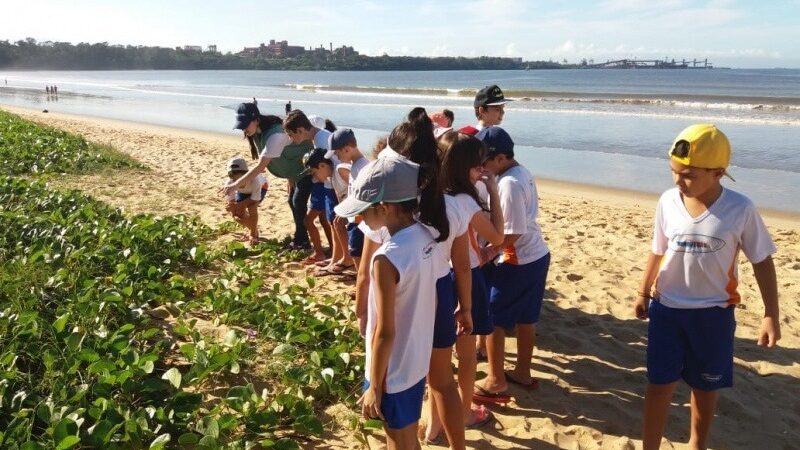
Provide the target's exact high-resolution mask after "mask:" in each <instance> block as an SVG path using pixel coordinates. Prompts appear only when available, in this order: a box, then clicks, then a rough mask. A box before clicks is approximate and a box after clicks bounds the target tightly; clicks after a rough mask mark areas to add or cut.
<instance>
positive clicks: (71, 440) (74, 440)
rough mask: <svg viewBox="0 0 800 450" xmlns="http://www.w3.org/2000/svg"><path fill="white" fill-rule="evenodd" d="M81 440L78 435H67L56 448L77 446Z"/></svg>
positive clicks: (66, 448) (63, 449) (60, 449)
mask: <svg viewBox="0 0 800 450" xmlns="http://www.w3.org/2000/svg"><path fill="white" fill-rule="evenodd" d="M80 442H81V438H79V437H78V436H67V437H65V438H64V439H62V440H61V441H59V442H58V446H56V450H68V449H70V448H72V447H75V446H76V445H78V444H79V443H80Z"/></svg>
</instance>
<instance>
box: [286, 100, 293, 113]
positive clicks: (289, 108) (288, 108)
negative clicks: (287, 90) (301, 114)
mask: <svg viewBox="0 0 800 450" xmlns="http://www.w3.org/2000/svg"><path fill="white" fill-rule="evenodd" d="M284 110H285V114H287V115H288V114H289V112H291V110H292V102H291V101H290V102H287V103H286V105H285V106H284Z"/></svg>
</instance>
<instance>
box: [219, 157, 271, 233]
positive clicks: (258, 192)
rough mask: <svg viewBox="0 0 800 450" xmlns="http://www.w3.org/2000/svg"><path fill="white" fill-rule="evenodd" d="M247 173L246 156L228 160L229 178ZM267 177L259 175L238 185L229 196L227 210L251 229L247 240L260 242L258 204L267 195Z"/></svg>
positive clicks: (232, 178)
mask: <svg viewBox="0 0 800 450" xmlns="http://www.w3.org/2000/svg"><path fill="white" fill-rule="evenodd" d="M246 173H247V161H245V160H244V158H239V157H236V158H233V159H231V160H230V161H228V178H229V179H230V181H235V180H238V179H239V178H241V177H242V176H243V175H244V174H246ZM267 187H268V184H267V179H266V178H265V177H264V175H257V176H255V177H254V178H253V179H252V180H250V181H249V182H247V183H242V184H240V185H238V186H236V190H235V191H234V192H233V193H232V194H230V195H229V196H227V199H228V204H227V206H226V207H225V210H226V211H228V212H229V213H231V216H232V217H233V220H235V221H236V222H238V223H239V224H241V225H242V226H244V227H245V228H247V229H248V230H249V231H250V235H249V236H248V237H247V242H249V243H250V244H256V243H258V239H259V236H258V205H260V204H261V202H262V201H264V197H265V196H266V195H267Z"/></svg>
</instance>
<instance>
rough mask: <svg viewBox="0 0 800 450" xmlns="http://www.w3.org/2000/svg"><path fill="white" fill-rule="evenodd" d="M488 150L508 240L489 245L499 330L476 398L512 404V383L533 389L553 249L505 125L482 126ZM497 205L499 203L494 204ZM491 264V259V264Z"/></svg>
mask: <svg viewBox="0 0 800 450" xmlns="http://www.w3.org/2000/svg"><path fill="white" fill-rule="evenodd" d="M476 137H477V138H478V139H480V140H482V141H483V143H484V144H485V145H486V148H487V150H488V152H487V158H486V161H485V162H484V168H485V169H486V170H488V171H490V172H492V173H494V174H495V175H497V176H498V177H499V178H498V181H497V190H498V195H499V198H500V208H501V209H502V211H503V224H504V225H503V228H504V234H505V238H504V240H503V242H502V243H501V244H500V245H499V246H489V247H487V249H486V252H485V253H486V255H485V258H484V259H485V260H492V259H494V257H495V256H497V255H500V258H499V259H498V262H497V264H496V266H495V267H494V268H493V272H492V279H491V281H490V283H489V284H490V286H491V290H490V294H489V311H490V314H491V317H492V322H493V323H494V331H492V333H491V334H490V335H489V336H488V338H487V340H486V341H487V342H486V350H487V353H488V358H489V372H488V376H487V377H486V378H485V379H484V380H483V382H482V383H481V384H480V385H478V386H476V392H475V396H474V398H475V399H477V400H479V401H483V402H501V403H503V402H508V401H509V397H508V395H507V394H506V391H507V389H508V382H511V383H514V384H517V385H519V386H522V387H523V388H524V389H526V390H534V389H536V388H537V387H538V385H539V383H538V382H537V380H536V379H534V378H533V377H531V358H532V357H533V347H534V344H535V336H536V323H537V322H538V321H539V312H540V310H541V308H542V300H543V299H544V287H545V281H546V279H547V271H548V268H549V267H550V251H549V250H548V248H547V244H545V242H544V239H543V238H542V231H541V229H540V228H539V225H538V224H537V223H536V217H537V215H538V213H539V200H538V197H537V193H536V184H535V182H534V179H533V175H531V173H530V172H529V171H528V169H526V168H525V167H522V166H521V165H520V164H519V163H518V162H517V161H516V160H515V159H514V141H512V140H511V137H510V136H509V135H508V133H506V131H505V130H503V129H502V128H500V127H489V128H484V129H483V130H481V131H480V132H479V133H478V134H477V136H476ZM492 207H494V205H492ZM490 264H491V263H490ZM508 329H515V330H516V336H517V361H516V366H515V367H514V370H513V371H510V372H504V371H503V360H504V357H505V336H506V330H508Z"/></svg>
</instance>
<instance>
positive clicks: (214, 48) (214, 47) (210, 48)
mask: <svg viewBox="0 0 800 450" xmlns="http://www.w3.org/2000/svg"><path fill="white" fill-rule="evenodd" d="M206 51H207V52H208V53H217V45H216V44H211V45H209V46H208V47H207V49H206Z"/></svg>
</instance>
